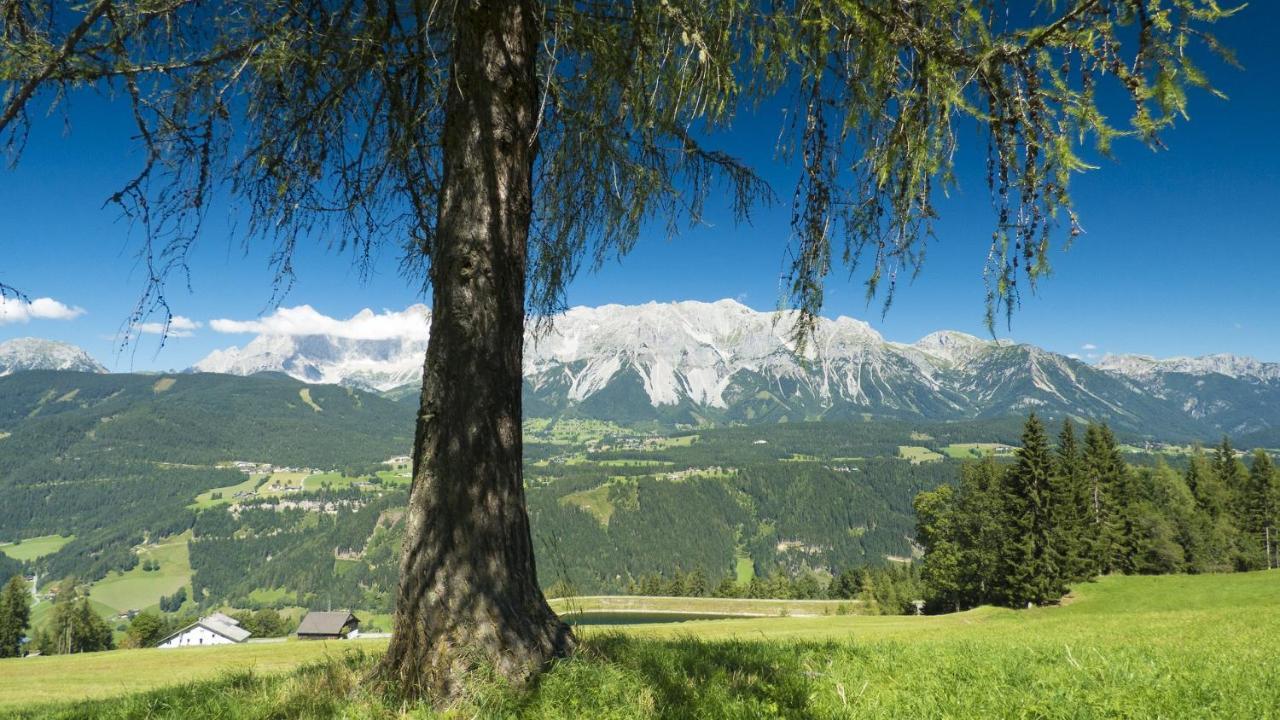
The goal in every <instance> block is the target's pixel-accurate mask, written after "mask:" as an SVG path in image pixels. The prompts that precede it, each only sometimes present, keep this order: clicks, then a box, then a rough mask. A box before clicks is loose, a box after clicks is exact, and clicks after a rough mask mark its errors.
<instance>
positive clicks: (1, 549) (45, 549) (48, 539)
mask: <svg viewBox="0 0 1280 720" xmlns="http://www.w3.org/2000/svg"><path fill="white" fill-rule="evenodd" d="M74 538H75V536H74V535H70V536H67V537H63V536H61V535H42V536H40V537H34V538H28V539H26V540H23V541H22V542H21V543H18V544H16V545H15V544H13V543H0V553H3V554H5V555H8V556H9V557H11V558H13V559H14V560H21V561H26V560H35V559H36V558H41V557H44V556H45V555H52V554H54V553H56V552H58V551H59V550H61V549H62V546H63V545H66V544H67V543H69V542H71V541H72V540H73V539H74Z"/></svg>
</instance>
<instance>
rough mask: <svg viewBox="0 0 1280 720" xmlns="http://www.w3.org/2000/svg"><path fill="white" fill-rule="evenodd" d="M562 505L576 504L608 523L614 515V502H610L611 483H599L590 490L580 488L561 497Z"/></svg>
mask: <svg viewBox="0 0 1280 720" xmlns="http://www.w3.org/2000/svg"><path fill="white" fill-rule="evenodd" d="M560 504H561V505H575V506H577V507H580V508H582V509H583V510H586V511H587V512H589V513H591V514H592V515H594V516H595V517H596V519H597V520H599V521H600V524H601V525H608V524H609V518H610V517H612V516H613V503H611V502H609V484H608V483H605V484H604V485H597V486H596V487H593V488H591V489H590V490H579V491H578V492H574V493H569V494H568V495H565V496H564V497H562V498H560Z"/></svg>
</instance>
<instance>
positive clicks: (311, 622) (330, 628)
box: [298, 611, 360, 640]
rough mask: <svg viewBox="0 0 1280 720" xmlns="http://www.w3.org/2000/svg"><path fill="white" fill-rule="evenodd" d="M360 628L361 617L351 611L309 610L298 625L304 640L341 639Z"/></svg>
mask: <svg viewBox="0 0 1280 720" xmlns="http://www.w3.org/2000/svg"><path fill="white" fill-rule="evenodd" d="M359 629H360V618H358V617H356V616H355V615H352V614H351V613H349V612H346V611H341V612H309V613H307V616H306V617H304V618H302V622H301V623H300V624H299V625H298V637H299V638H301V639H303V640H340V639H342V638H345V637H349V636H351V635H352V633H356V632H358V631H359Z"/></svg>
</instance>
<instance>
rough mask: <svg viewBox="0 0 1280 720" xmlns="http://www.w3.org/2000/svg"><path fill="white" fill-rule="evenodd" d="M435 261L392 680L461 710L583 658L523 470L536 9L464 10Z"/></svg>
mask: <svg viewBox="0 0 1280 720" xmlns="http://www.w3.org/2000/svg"><path fill="white" fill-rule="evenodd" d="M455 12H456V13H457V18H456V22H455V24H456V36H455V38H454V47H453V60H452V63H453V64H452V68H451V76H452V77H451V78H450V81H449V97H448V100H447V105H446V112H445V124H444V134H443V165H444V184H443V190H442V195H441V197H440V206H439V216H438V222H437V227H436V230H437V237H436V239H435V242H434V244H433V252H432V257H431V281H432V292H433V308H432V317H431V343H430V347H429V348H428V350H427V358H426V365H425V371H424V377H423V381H422V401H421V406H420V410H419V414H418V420H417V429H416V434H415V440H414V445H415V447H414V467H413V488H412V490H411V492H410V496H409V511H408V517H407V528H406V532H407V535H406V538H405V545H404V554H403V556H402V558H401V562H400V586H399V595H398V600H397V604H396V614H395V632H394V637H393V638H392V641H391V646H390V648H389V650H388V652H387V655H386V658H385V659H384V660H383V664H382V667H381V670H382V674H383V677H384V678H386V679H387V680H390V681H392V682H393V683H395V684H396V685H397V686H398V687H399V689H400V690H401V691H402V692H404V693H406V694H408V695H412V696H431V697H433V698H434V699H436V700H437V701H447V700H448V699H450V698H451V697H453V696H455V695H457V693H458V692H459V690H460V689H461V688H460V686H459V681H460V680H461V679H462V678H463V676H464V675H465V674H466V673H468V672H471V671H474V670H476V669H477V668H482V667H487V668H491V669H493V670H494V671H496V672H498V673H499V674H501V675H502V676H503V677H505V678H507V679H509V680H510V681H512V682H514V683H517V684H523V683H525V682H526V681H528V680H530V679H532V678H533V677H534V676H536V675H537V673H538V672H539V671H540V670H541V669H542V668H543V667H544V666H545V665H546V663H547V662H548V661H549V660H550V659H552V658H554V657H557V656H560V655H563V654H564V653H566V652H568V651H569V650H570V649H571V648H572V646H573V636H572V634H571V633H570V631H569V628H568V626H567V625H565V624H564V623H563V622H561V621H560V619H559V618H558V617H556V614H555V613H554V612H553V611H552V610H551V608H550V606H549V605H547V602H546V599H545V598H544V597H543V595H542V591H541V589H540V588H539V587H538V579H537V572H536V569H535V566H534V558H533V543H532V539H531V536H530V533H529V518H528V514H527V512H526V510H525V497H524V484H523V477H522V471H521V386H522V378H521V359H522V353H523V345H524V296H525V267H526V257H525V249H526V241H527V238H528V232H529V222H530V216H531V210H532V175H533V162H534V157H535V154H536V146H535V145H534V142H533V138H534V132H535V127H536V119H537V113H538V101H539V95H538V89H537V79H536V73H535V63H536V52H537V43H538V17H537V15H536V14H535V12H534V9H533V3H532V2H530V1H529V0H519V1H518V2H517V1H513V0H482V1H480V2H466V3H458V5H457V8H456V10H455Z"/></svg>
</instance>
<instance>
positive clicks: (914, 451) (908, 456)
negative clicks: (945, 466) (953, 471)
mask: <svg viewBox="0 0 1280 720" xmlns="http://www.w3.org/2000/svg"><path fill="white" fill-rule="evenodd" d="M912 437H915V433H912ZM898 457H900V458H902V459H903V460H910V461H911V464H912V465H919V464H920V463H927V462H936V461H938V460H941V459H942V455H939V454H938V453H936V452H934V451H932V450H930V449H929V448H927V447H921V446H919V445H899V446H898Z"/></svg>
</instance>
